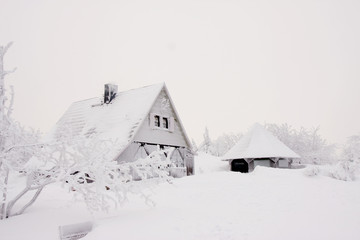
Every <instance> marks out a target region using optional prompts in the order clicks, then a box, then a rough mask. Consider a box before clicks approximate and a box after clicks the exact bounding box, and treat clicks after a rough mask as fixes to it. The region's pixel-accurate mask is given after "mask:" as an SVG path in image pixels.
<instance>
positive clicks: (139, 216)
mask: <svg viewBox="0 0 360 240" xmlns="http://www.w3.org/2000/svg"><path fill="white" fill-rule="evenodd" d="M195 161H196V166H197V167H196V171H197V173H198V174H197V175H195V176H191V177H184V178H181V179H174V180H173V181H172V184H160V185H152V187H151V188H149V189H148V190H147V191H146V193H147V194H149V195H148V196H149V197H150V199H151V200H152V201H153V202H154V203H155V205H152V204H150V205H149V204H146V203H145V202H144V201H143V200H142V199H141V197H140V196H139V195H131V194H130V195H129V197H128V200H129V201H128V202H127V203H126V204H124V205H123V207H122V208H119V209H112V210H111V211H109V212H108V213H95V214H93V215H91V214H90V213H89V212H88V211H87V209H86V205H85V204H84V202H83V201H75V200H74V199H73V198H72V197H71V194H68V192H67V191H66V190H65V189H64V188H61V186H60V185H59V184H53V185H49V186H48V187H47V188H45V189H44V192H43V193H42V194H41V195H40V196H39V199H38V201H37V202H35V203H34V205H33V207H32V208H29V209H28V211H26V212H25V213H24V214H22V215H20V216H16V217H12V218H9V219H7V220H5V221H1V222H0V233H1V235H2V236H5V237H6V238H2V239H8V240H12V239H26V238H28V239H39V240H41V239H56V238H57V237H58V226H59V225H67V224H72V223H79V222H85V221H92V222H93V223H94V228H93V230H92V231H91V232H90V233H89V234H88V235H87V236H86V237H85V238H84V239H119V237H121V238H123V239H169V238H171V239H258V240H259V239H301V240H303V239H348V240H349V239H359V238H360V232H359V230H358V227H359V225H360V219H359V216H360V202H359V199H360V178H359V177H360V176H359V175H357V178H355V179H354V181H341V180H336V179H334V178H332V177H330V176H328V175H327V174H326V172H327V169H326V167H323V166H316V169H318V171H317V170H315V171H314V170H313V169H314V168H313V167H311V166H308V167H306V168H304V169H274V168H265V167H257V168H256V169H255V171H254V172H252V173H248V174H241V173H235V172H229V171H228V170H227V162H224V161H220V159H219V158H218V157H213V156H209V155H207V154H204V153H200V154H199V155H198V156H197V157H196V159H195ZM312 166H313V165H312ZM309 171H310V172H317V173H315V174H309ZM322 172H324V173H325V174H322ZM14 187H15V186H14ZM39 223H41V224H39ZM19 226H21V231H19Z"/></svg>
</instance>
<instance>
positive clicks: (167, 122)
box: [162, 117, 169, 129]
mask: <svg viewBox="0 0 360 240" xmlns="http://www.w3.org/2000/svg"><path fill="white" fill-rule="evenodd" d="M162 127H163V128H166V129H169V119H168V118H165V117H164V118H163V119H162Z"/></svg>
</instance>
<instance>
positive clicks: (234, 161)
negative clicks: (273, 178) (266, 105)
mask: <svg viewBox="0 0 360 240" xmlns="http://www.w3.org/2000/svg"><path fill="white" fill-rule="evenodd" d="M295 158H300V156H299V155H298V154H296V153H295V152H294V151H292V150H291V149H290V148H288V147H287V146H286V145H285V144H284V143H283V142H281V141H280V140H279V139H278V138H276V137H275V136H274V135H272V134H271V133H270V132H269V131H267V130H266V129H265V128H263V127H262V126H261V125H260V124H258V123H256V124H255V125H254V126H253V127H252V128H251V129H250V130H249V132H248V133H247V134H246V135H244V136H243V137H242V138H241V139H240V140H239V142H237V143H236V144H235V145H234V146H233V147H232V148H231V149H230V150H229V151H228V152H227V153H226V154H225V155H224V156H223V160H227V161H229V164H230V166H231V170H232V171H237V172H249V171H252V170H254V169H255V167H256V166H258V165H260V166H266V167H275V168H276V167H280V168H288V167H290V164H291V161H292V160H293V159H295Z"/></svg>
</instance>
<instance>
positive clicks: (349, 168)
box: [329, 161, 358, 181]
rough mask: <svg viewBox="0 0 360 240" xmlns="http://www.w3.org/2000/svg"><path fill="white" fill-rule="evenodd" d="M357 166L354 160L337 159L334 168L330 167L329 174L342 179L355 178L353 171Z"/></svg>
mask: <svg viewBox="0 0 360 240" xmlns="http://www.w3.org/2000/svg"><path fill="white" fill-rule="evenodd" d="M356 168H358V166H356V164H355V163H354V162H350V161H339V162H338V163H337V164H336V165H335V167H334V168H332V169H330V171H329V175H330V176H331V177H333V178H335V179H338V180H343V181H353V180H355V171H356Z"/></svg>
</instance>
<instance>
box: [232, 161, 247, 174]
mask: <svg viewBox="0 0 360 240" xmlns="http://www.w3.org/2000/svg"><path fill="white" fill-rule="evenodd" d="M231 171H234V172H242V173H247V172H249V164H248V163H247V162H246V161H245V160H244V159H235V160H233V161H232V162H231Z"/></svg>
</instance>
